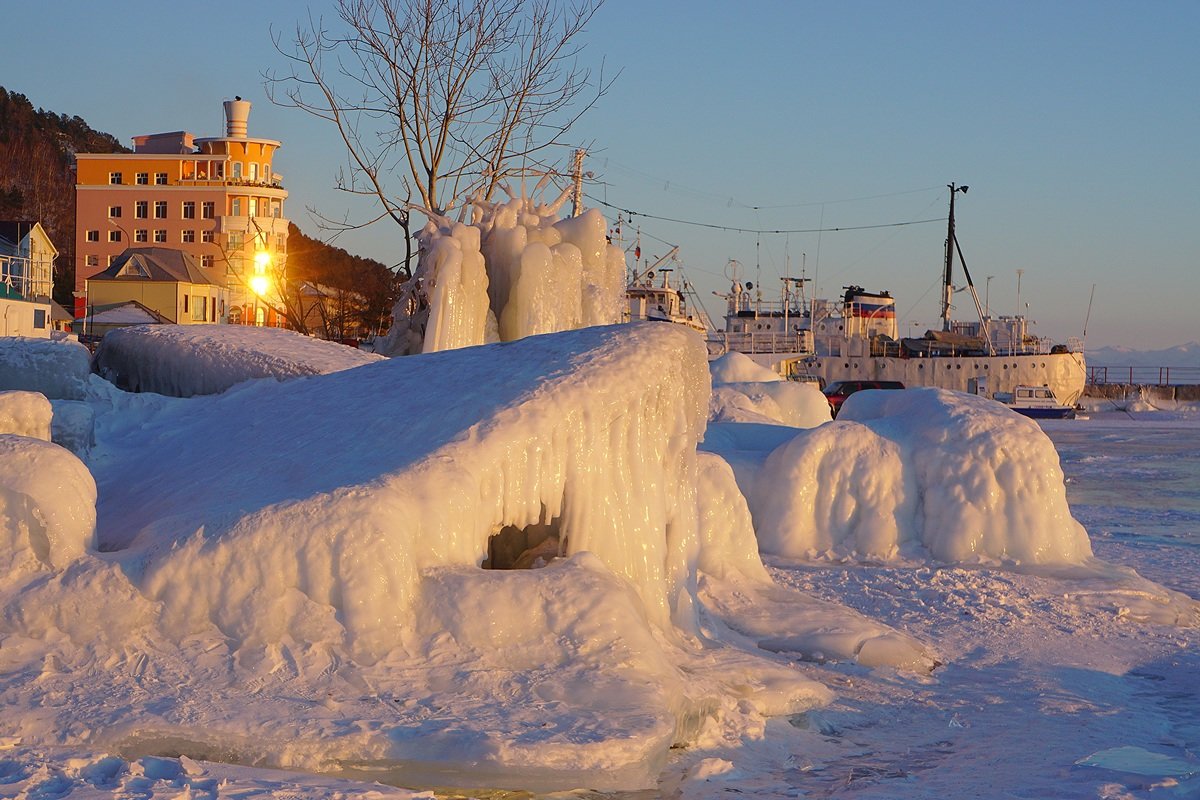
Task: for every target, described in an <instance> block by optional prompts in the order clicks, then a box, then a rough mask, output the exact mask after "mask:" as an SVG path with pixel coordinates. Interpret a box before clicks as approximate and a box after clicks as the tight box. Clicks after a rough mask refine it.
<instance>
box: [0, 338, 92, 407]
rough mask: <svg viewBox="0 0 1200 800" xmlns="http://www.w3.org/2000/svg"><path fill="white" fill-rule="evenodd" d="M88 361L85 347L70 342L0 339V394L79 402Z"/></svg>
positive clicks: (85, 384) (69, 340)
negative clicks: (9, 392)
mask: <svg viewBox="0 0 1200 800" xmlns="http://www.w3.org/2000/svg"><path fill="white" fill-rule="evenodd" d="M91 358H92V356H91V353H89V352H88V349H87V348H86V347H84V346H83V345H81V344H80V343H79V342H77V341H74V340H71V339H33V338H27V337H23V336H0V390H4V389H22V390H25V391H31V392H41V393H42V394H44V395H46V397H48V398H50V399H51V400H56V399H66V400H80V399H82V398H83V397H84V396H85V394H86V387H87V377H88V373H89V372H90V371H91Z"/></svg>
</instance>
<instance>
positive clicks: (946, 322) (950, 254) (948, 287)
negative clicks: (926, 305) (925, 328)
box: [942, 183, 968, 331]
mask: <svg viewBox="0 0 1200 800" xmlns="http://www.w3.org/2000/svg"><path fill="white" fill-rule="evenodd" d="M946 188H948V189H949V190H950V216H949V218H948V221H947V223H946V271H945V273H944V274H943V276H942V330H944V331H948V330H950V303H951V300H952V299H953V297H954V283H953V279H954V275H953V269H954V248H955V246H956V245H957V244H958V242H957V240H956V239H955V238H954V195H955V194H957V193H958V192H962V193H963V194H966V193H967V188H968V187H966V186H956V185H954V184H953V183H950V184H947V185H946Z"/></svg>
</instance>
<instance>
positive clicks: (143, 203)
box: [133, 200, 150, 219]
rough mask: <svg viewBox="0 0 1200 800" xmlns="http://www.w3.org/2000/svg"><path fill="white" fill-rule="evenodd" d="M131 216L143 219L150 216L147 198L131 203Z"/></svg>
mask: <svg viewBox="0 0 1200 800" xmlns="http://www.w3.org/2000/svg"><path fill="white" fill-rule="evenodd" d="M133 216H134V218H135V219H145V218H146V217H148V216H150V203H149V201H147V200H137V201H135V202H134V204H133Z"/></svg>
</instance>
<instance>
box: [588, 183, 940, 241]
mask: <svg viewBox="0 0 1200 800" xmlns="http://www.w3.org/2000/svg"><path fill="white" fill-rule="evenodd" d="M584 196H585V197H587V198H588V199H589V200H591V201H592V202H593V203H597V204H599V205H602V206H605V207H606V208H611V209H613V210H614V211H620V212H621V213H623V214H627V215H629V217H630V218H632V217H635V216H637V217H645V218H646V219H656V220H658V221H660V222H674V223H676V224H679V225H692V226H694V227H697V228H709V229H711V230H717V231H730V232H733V233H753V234H764V233H768V234H772V233H836V232H838V231H866V230H872V229H875V228H899V227H902V226H905V225H924V224H925V223H928V222H945V219H943V218H942V217H935V218H933V219H915V220H909V221H907V222H885V223H882V224H879V225H850V226H844V227H838V228H775V229H759V228H737V227H733V226H730V225H716V224H714V223H711V222H696V221H694V220H688V219H677V218H675V217H662V216H659V215H657V214H646V213H643V212H641V211H634V210H632V209H628V208H623V207H621V206H618V205H613V204H612V203H609V202H607V201H605V200H601V199H599V198H598V197H593V196H592V195H590V194H586V193H585V195H584Z"/></svg>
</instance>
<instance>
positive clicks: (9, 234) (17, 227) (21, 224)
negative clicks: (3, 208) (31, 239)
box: [0, 219, 38, 250]
mask: <svg viewBox="0 0 1200 800" xmlns="http://www.w3.org/2000/svg"><path fill="white" fill-rule="evenodd" d="M37 224H38V222H37V221H36V220H32V219H0V243H3V245H2V246H3V247H4V248H5V249H6V250H12V249H13V248H15V247H16V246H17V245H18V244H19V243H20V242H21V240H22V239H24V238H25V237H26V236H28V235H29V232H30V231H31V230H33V226H34V225H37Z"/></svg>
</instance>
